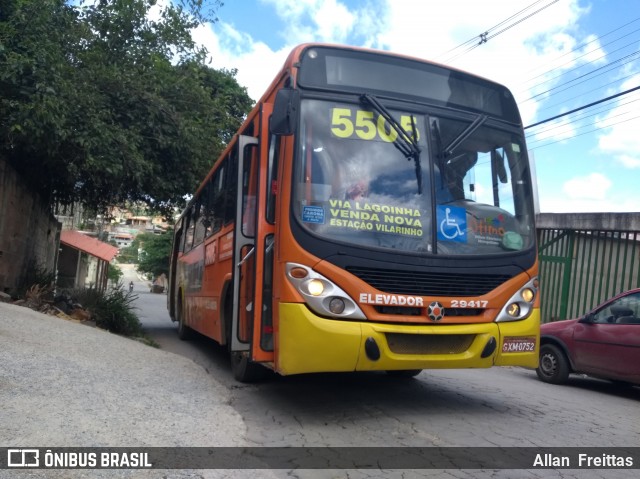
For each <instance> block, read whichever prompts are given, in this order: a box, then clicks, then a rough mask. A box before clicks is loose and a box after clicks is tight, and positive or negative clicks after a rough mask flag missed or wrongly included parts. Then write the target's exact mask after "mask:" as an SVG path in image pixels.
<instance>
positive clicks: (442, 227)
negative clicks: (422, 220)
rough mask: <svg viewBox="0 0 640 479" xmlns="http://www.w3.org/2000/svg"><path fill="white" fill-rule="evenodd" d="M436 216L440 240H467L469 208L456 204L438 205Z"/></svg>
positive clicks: (461, 241) (464, 241)
mask: <svg viewBox="0 0 640 479" xmlns="http://www.w3.org/2000/svg"><path fill="white" fill-rule="evenodd" d="M436 216H437V221H438V239H439V240H442V241H456V242H458V243H466V242H467V233H466V231H467V210H465V209H464V208H458V207H455V206H438V208H437V210H436Z"/></svg>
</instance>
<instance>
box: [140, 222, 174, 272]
mask: <svg viewBox="0 0 640 479" xmlns="http://www.w3.org/2000/svg"><path fill="white" fill-rule="evenodd" d="M136 239H137V240H139V241H140V246H141V248H142V254H141V256H140V261H139V263H138V271H140V272H142V273H151V274H152V275H153V276H154V277H157V276H160V275H161V274H165V275H167V276H168V275H169V261H170V259H171V245H172V242H173V231H172V230H169V231H167V232H166V233H162V234H159V235H156V234H149V233H143V234H141V235H138V237H137V238H136Z"/></svg>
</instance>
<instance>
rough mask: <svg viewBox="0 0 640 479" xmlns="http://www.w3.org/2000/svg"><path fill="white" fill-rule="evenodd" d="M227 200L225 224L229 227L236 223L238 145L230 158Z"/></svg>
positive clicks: (226, 186)
mask: <svg viewBox="0 0 640 479" xmlns="http://www.w3.org/2000/svg"><path fill="white" fill-rule="evenodd" d="M224 182H225V188H224V194H225V200H224V224H225V225H228V224H230V223H233V222H234V221H235V216H236V197H237V195H238V145H237V144H236V145H235V148H234V149H233V151H232V152H231V154H230V155H229V158H228V168H227V174H226V177H225V180H224Z"/></svg>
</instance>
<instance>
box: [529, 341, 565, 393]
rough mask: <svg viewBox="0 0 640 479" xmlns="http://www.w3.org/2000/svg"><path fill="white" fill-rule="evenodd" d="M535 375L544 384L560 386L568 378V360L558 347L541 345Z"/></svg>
mask: <svg viewBox="0 0 640 479" xmlns="http://www.w3.org/2000/svg"><path fill="white" fill-rule="evenodd" d="M536 373H537V374H538V377H539V378H540V379H541V380H542V381H544V382H545V383H551V384H562V383H564V382H566V380H567V378H568V377H569V360H568V359H567V356H566V355H565V354H564V352H562V350H561V349H560V348H559V347H558V346H555V345H553V344H543V345H542V346H541V347H540V364H539V365H538V368H537V369H536Z"/></svg>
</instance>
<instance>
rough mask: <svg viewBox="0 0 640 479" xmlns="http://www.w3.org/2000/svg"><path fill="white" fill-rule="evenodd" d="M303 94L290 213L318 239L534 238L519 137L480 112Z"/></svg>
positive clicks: (442, 248)
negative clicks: (453, 113)
mask: <svg viewBox="0 0 640 479" xmlns="http://www.w3.org/2000/svg"><path fill="white" fill-rule="evenodd" d="M389 113H390V114H391V115H392V116H393V120H395V122H397V124H399V125H400V126H401V127H402V128H403V129H404V131H405V132H406V133H407V135H406V138H408V139H410V141H411V142H415V147H416V148H417V150H418V152H419V153H418V154H419V158H417V159H418V160H419V161H414V160H416V158H415V157H412V156H407V154H406V152H403V147H402V143H401V141H400V140H401V138H399V136H402V135H399V132H398V131H397V128H396V129H394V128H392V127H391V126H390V125H389V121H388V119H385V117H384V115H380V112H379V111H377V110H376V109H374V108H372V107H371V106H370V105H368V104H366V103H353V104H350V103H336V102H330V101H321V100H315V99H307V100H303V101H302V105H301V126H300V130H299V131H300V133H301V135H300V140H299V142H298V151H297V158H296V161H295V167H294V175H295V176H294V178H295V180H294V196H293V197H294V202H293V209H294V216H295V218H296V219H297V220H298V221H299V222H300V223H301V224H302V225H303V226H304V228H305V230H306V231H308V232H310V233H312V234H314V235H318V236H321V237H323V238H325V239H329V240H334V241H340V242H346V243H350V244H354V245H358V246H364V247H373V248H384V249H393V250H396V251H404V252H408V253H414V254H416V253H417V254H448V255H462V254H464V255H484V254H500V253H509V252H513V251H519V250H524V249H528V248H530V247H531V246H532V245H533V241H534V233H535V227H534V223H533V218H534V217H533V212H532V211H530V204H531V185H530V176H529V170H528V167H527V162H526V157H524V156H523V155H525V151H524V142H523V139H522V137H521V136H520V135H518V134H516V133H513V132H512V131H507V130H502V129H498V128H496V127H494V126H490V124H491V122H487V121H486V117H484V116H478V115H475V116H474V115H470V116H469V119H468V120H464V121H463V120H460V119H450V118H445V117H438V116H433V115H427V114H424V113H422V114H416V113H415V112H408V111H398V110H394V109H389Z"/></svg>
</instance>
